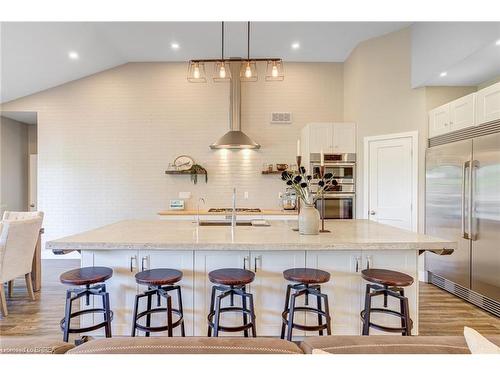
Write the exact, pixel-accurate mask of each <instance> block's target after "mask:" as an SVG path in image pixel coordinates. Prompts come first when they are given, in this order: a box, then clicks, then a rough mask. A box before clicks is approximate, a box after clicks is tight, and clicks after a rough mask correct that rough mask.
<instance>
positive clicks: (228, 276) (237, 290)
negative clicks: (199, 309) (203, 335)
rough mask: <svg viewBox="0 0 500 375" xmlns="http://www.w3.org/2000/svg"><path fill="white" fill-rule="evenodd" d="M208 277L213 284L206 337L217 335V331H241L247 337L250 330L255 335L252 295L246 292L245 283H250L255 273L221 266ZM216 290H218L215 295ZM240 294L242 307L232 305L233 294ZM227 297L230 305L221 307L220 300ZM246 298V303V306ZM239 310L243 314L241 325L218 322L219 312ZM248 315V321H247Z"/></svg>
mask: <svg viewBox="0 0 500 375" xmlns="http://www.w3.org/2000/svg"><path fill="white" fill-rule="evenodd" d="M208 279H209V280H210V281H211V282H212V283H213V284H215V285H213V286H212V297H211V299H210V312H209V314H208V316H207V319H208V334H207V336H208V337H211V336H212V330H213V336H214V337H217V336H219V332H239V331H243V335H244V336H245V337H248V330H249V329H251V330H252V336H253V337H257V331H256V328H255V310H254V305H253V295H252V294H251V293H247V291H246V285H247V284H250V283H251V282H252V281H253V280H254V279H255V274H254V273H253V272H252V271H248V270H244V269H239V268H222V269H218V270H215V271H212V272H210V273H209V274H208ZM217 291H219V292H220V294H219V295H216V293H217ZM235 295H237V296H240V297H241V302H242V307H239V306H234V296H235ZM226 297H229V299H230V304H229V305H230V306H228V307H221V302H222V300H223V299H224V298H226ZM247 299H248V305H249V307H248V308H247ZM229 311H233V312H235V311H236V312H241V314H242V316H243V325H241V326H223V325H221V324H220V318H221V314H223V313H225V312H229ZM248 317H250V323H249V322H248Z"/></svg>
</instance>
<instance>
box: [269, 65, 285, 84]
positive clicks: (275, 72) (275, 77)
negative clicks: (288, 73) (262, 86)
mask: <svg viewBox="0 0 500 375" xmlns="http://www.w3.org/2000/svg"><path fill="white" fill-rule="evenodd" d="M284 79H285V72H284V70H283V60H269V61H268V62H267V68H266V81H283V80H284Z"/></svg>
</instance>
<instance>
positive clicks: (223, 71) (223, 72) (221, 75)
mask: <svg viewBox="0 0 500 375" xmlns="http://www.w3.org/2000/svg"><path fill="white" fill-rule="evenodd" d="M219 78H226V68H225V66H224V65H221V66H220V69H219Z"/></svg>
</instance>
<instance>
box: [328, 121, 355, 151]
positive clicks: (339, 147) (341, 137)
mask: <svg viewBox="0 0 500 375" xmlns="http://www.w3.org/2000/svg"><path fill="white" fill-rule="evenodd" d="M332 143H333V152H335V153H355V152H356V125H355V124H354V123H335V124H333V141H332Z"/></svg>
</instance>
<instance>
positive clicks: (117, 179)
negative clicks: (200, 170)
mask: <svg viewBox="0 0 500 375" xmlns="http://www.w3.org/2000/svg"><path fill="white" fill-rule="evenodd" d="M186 65H187V64H184V63H131V64H126V65H123V66H120V67H117V68H115V69H111V70H108V71H105V72H102V73H99V74H96V75H93V76H89V77H87V78H84V79H81V80H78V81H74V82H70V83H68V84H65V85H62V86H59V87H56V88H53V89H50V90H47V91H44V92H41V93H38V94H35V95H31V96H28V97H25V98H22V99H19V100H16V101H13V102H10V103H6V104H4V105H3V109H4V110H11V111H16V110H26V111H28V110H29V111H37V112H38V163H39V170H38V186H39V190H38V203H39V209H40V210H42V211H45V220H44V227H45V233H46V234H45V236H44V239H45V240H50V239H54V238H58V237H61V236H65V235H69V234H73V233H77V232H81V231H83V230H87V229H91V228H94V227H98V226H101V225H104V224H108V223H111V222H114V221H117V220H122V219H127V218H154V217H155V214H156V212H158V211H159V210H162V209H165V208H167V204H168V200H169V199H172V198H176V197H177V196H178V193H179V192H180V191H190V192H192V194H193V198H192V199H191V201H189V202H188V207H194V206H195V204H196V203H195V202H196V200H197V198H198V197H199V196H203V197H205V198H206V201H207V206H209V207H218V206H229V205H230V196H231V189H232V187H233V186H235V187H236V188H237V190H238V205H240V206H247V207H261V208H278V207H279V201H278V192H279V191H282V190H283V189H284V185H283V183H282V181H281V180H280V179H279V176H275V175H274V176H272V175H271V176H263V175H261V173H260V172H261V169H262V164H263V163H264V162H269V163H282V162H284V163H292V162H293V161H294V158H295V150H296V148H295V142H296V139H297V138H298V137H299V133H300V129H301V128H302V127H303V126H304V125H305V124H306V123H307V122H310V121H341V120H342V118H343V67H342V64H336V63H295V64H293V63H290V64H286V65H285V69H286V78H285V80H284V81H283V82H266V81H265V80H263V77H260V79H259V81H258V82H255V83H243V84H242V127H243V130H244V131H245V132H246V133H247V134H248V135H249V136H250V137H252V138H254V139H255V140H256V141H257V142H259V143H261V145H262V148H261V150H258V151H251V150H243V151H229V150H218V151H212V150H210V149H209V147H208V146H209V144H211V143H212V142H214V141H215V140H217V139H218V138H219V137H220V136H221V135H223V134H224V133H225V132H226V131H227V130H228V105H229V104H228V93H229V90H228V88H229V86H228V84H216V83H213V82H211V81H209V82H207V83H206V84H193V83H189V82H187V80H186V68H187V66H186ZM211 71H212V70H211V67H210V69H207V73H210V72H211ZM264 71H265V66H264V65H260V66H259V72H260V73H261V74H263V72H264ZM271 111H291V112H292V113H293V124H291V125H271V124H270V123H269V119H270V113H271ZM181 154H188V155H191V156H192V157H193V158H194V159H195V160H196V161H197V162H198V163H199V164H201V165H203V166H204V167H205V168H206V169H207V170H208V173H209V175H208V184H205V183H204V181H203V179H200V181H199V182H198V185H193V184H192V183H191V182H190V179H189V176H166V175H165V174H164V171H165V169H166V168H167V165H168V163H169V162H172V161H173V159H174V158H175V157H176V156H178V155H181ZM244 191H248V193H249V199H248V200H246V201H244V200H243V192H244ZM46 255H47V254H46Z"/></svg>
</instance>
